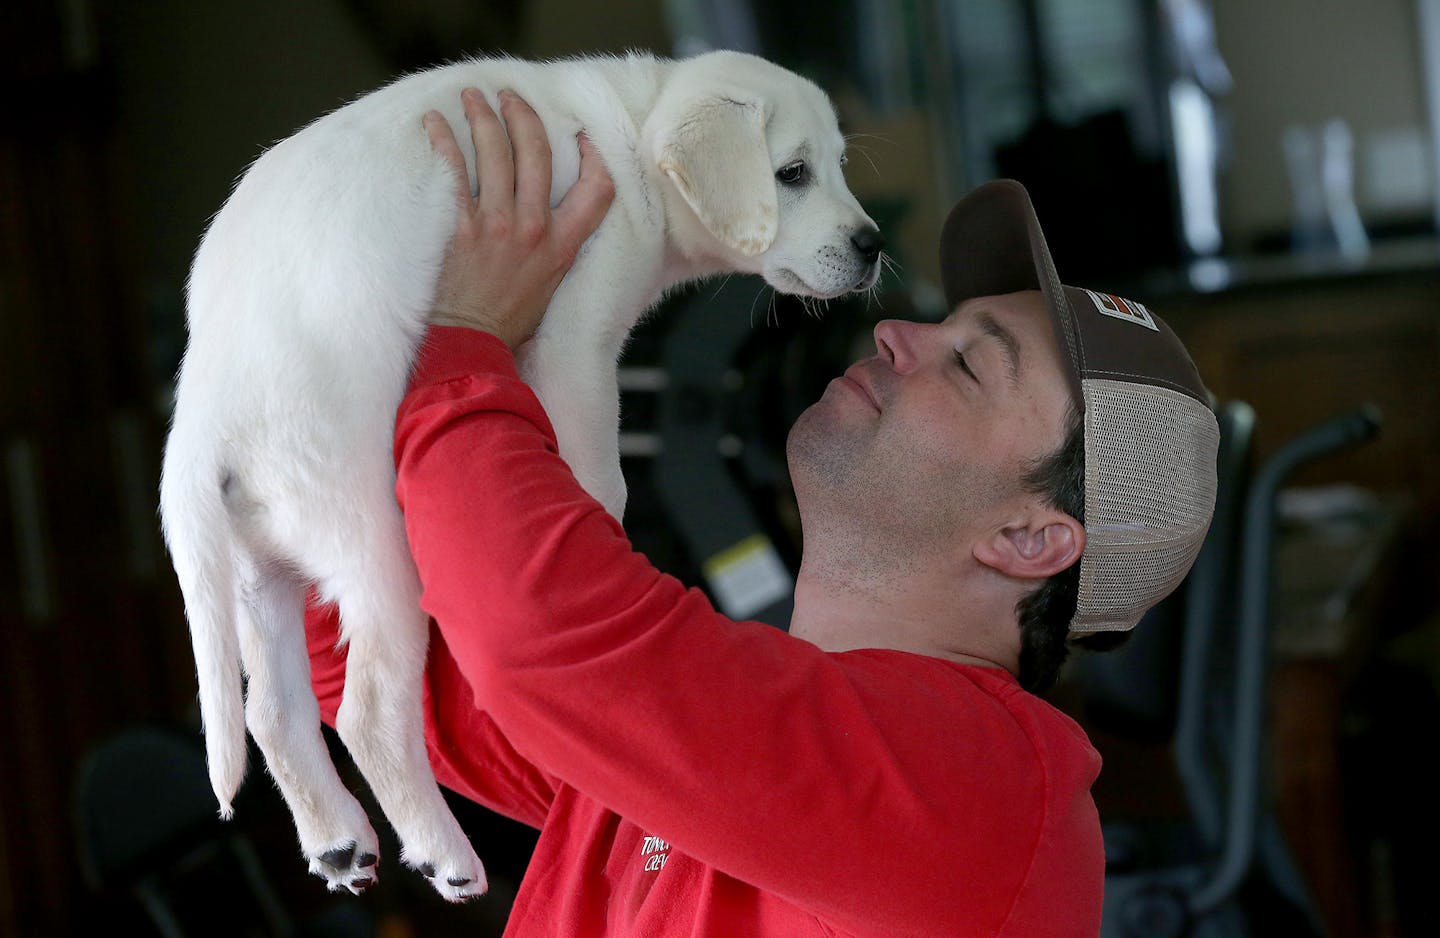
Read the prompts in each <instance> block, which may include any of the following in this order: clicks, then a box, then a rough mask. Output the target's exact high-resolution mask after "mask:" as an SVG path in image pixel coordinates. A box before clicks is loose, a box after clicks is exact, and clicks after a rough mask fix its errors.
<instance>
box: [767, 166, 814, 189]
mask: <svg viewBox="0 0 1440 938" xmlns="http://www.w3.org/2000/svg"><path fill="white" fill-rule="evenodd" d="M809 176H810V173H809V170H808V169H807V168H806V167H805V161H804V160H796V161H795V162H793V163H791V164H789V165H788V166H782V167H780V169H779V170H777V171H776V173H775V178H776V179H778V180H780V181H781V182H782V183H784V184H785V185H787V186H798V185H800V184H801V183H803V182H805V180H806V179H808V178H809Z"/></svg>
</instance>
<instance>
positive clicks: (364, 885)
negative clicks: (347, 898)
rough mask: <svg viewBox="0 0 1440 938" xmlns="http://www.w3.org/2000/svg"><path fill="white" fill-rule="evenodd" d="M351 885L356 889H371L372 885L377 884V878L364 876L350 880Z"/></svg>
mask: <svg viewBox="0 0 1440 938" xmlns="http://www.w3.org/2000/svg"><path fill="white" fill-rule="evenodd" d="M350 885H351V886H353V887H354V888H356V889H369V888H370V887H371V886H373V885H375V880H373V879H371V878H370V877H368V876H362V877H360V878H359V879H352V880H350Z"/></svg>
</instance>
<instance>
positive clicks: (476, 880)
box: [406, 856, 490, 902]
mask: <svg viewBox="0 0 1440 938" xmlns="http://www.w3.org/2000/svg"><path fill="white" fill-rule="evenodd" d="M469 859H470V861H471V862H468V863H464V862H462V863H458V864H455V863H452V864H442V865H438V866H437V864H434V863H431V862H429V861H422V862H420V863H411V862H410V861H409V860H406V864H407V865H408V866H410V868H411V869H414V870H415V871H417V872H418V873H419V874H420V875H421V876H424V877H425V878H426V879H428V880H429V881H430V885H431V886H434V887H435V891H436V892H438V893H440V895H441V896H442V897H444V898H445V899H447V900H449V901H450V902H464V901H465V900H466V899H474V898H476V897H477V896H482V895H484V894H485V891H486V890H487V889H489V888H490V884H489V882H488V881H487V880H486V879H485V867H484V866H482V865H481V863H480V861H479V860H478V859H475V858H474V857H473V856H472V857H470V858H469Z"/></svg>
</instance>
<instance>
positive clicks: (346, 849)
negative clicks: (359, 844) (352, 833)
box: [320, 844, 355, 868]
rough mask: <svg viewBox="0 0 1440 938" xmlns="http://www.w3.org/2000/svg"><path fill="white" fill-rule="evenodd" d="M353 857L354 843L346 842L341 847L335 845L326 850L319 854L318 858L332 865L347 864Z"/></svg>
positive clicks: (340, 865)
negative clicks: (332, 848)
mask: <svg viewBox="0 0 1440 938" xmlns="http://www.w3.org/2000/svg"><path fill="white" fill-rule="evenodd" d="M354 858H355V845H354V844H346V845H345V846H343V847H336V848H335V849H334V850H327V851H325V852H324V853H322V854H320V860H321V861H322V862H324V863H328V864H330V865H331V866H333V867H337V868H338V867H342V866H349V865H350V861H351V860H353V859H354Z"/></svg>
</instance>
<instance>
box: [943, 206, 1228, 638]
mask: <svg viewBox="0 0 1440 938" xmlns="http://www.w3.org/2000/svg"><path fill="white" fill-rule="evenodd" d="M940 269H941V279H942V281H943V284H944V288H945V300H946V303H947V304H948V305H949V308H950V309H951V310H953V309H955V307H956V306H958V305H960V303H961V302H963V301H965V300H967V299H970V298H971V297H977V296H994V295H999V294H1005V293H1014V292H1016V291H1019V290H1039V291H1040V292H1041V293H1042V294H1044V297H1045V303H1046V306H1047V307H1048V308H1049V311H1050V320H1051V324H1052V325H1053V327H1054V329H1055V337H1056V340H1057V341H1058V342H1059V344H1060V348H1061V350H1062V352H1063V353H1064V354H1063V355H1062V357H1063V358H1064V359H1065V360H1066V361H1067V362H1068V363H1069V366H1070V367H1069V378H1070V384H1071V389H1072V391H1073V392H1074V398H1075V403H1076V406H1077V407H1078V408H1080V410H1081V412H1082V416H1083V418H1084V422H1085V519H1084V520H1085V535H1086V547H1085V552H1084V554H1083V555H1082V556H1081V559H1080V593H1079V602H1078V603H1077V605H1076V608H1075V618H1074V619H1073V620H1072V621H1071V623H1070V631H1071V633H1072V634H1077V633H1086V632H1115V631H1124V630H1127V629H1131V628H1134V627H1135V624H1136V623H1137V622H1139V621H1140V617H1141V616H1142V615H1144V614H1145V611H1146V610H1147V609H1149V608H1150V607H1151V606H1154V605H1155V604H1156V603H1158V602H1159V601H1160V600H1162V599H1164V598H1165V597H1166V596H1168V595H1169V594H1170V593H1171V591H1173V590H1174V589H1175V587H1176V586H1178V585H1179V584H1180V581H1181V580H1183V579H1184V578H1185V574H1186V573H1188V572H1189V570H1190V566H1191V564H1193V563H1194V561H1195V556H1196V555H1197V554H1198V553H1199V552H1200V544H1201V542H1202V541H1204V539H1205V532H1206V531H1208V530H1209V527H1210V518H1211V516H1212V514H1213V512H1214V509H1215V471H1216V470H1215V459H1216V452H1217V449H1218V447H1219V442H1220V429H1219V426H1218V424H1217V422H1216V420H1215V414H1214V412H1213V411H1212V410H1211V407H1210V403H1209V401H1210V395H1209V393H1208V392H1207V391H1206V390H1205V386H1204V385H1203V384H1202V383H1201V381H1200V375H1199V374H1198V373H1197V372H1196V370H1195V365H1194V363H1193V362H1192V361H1191V360H1190V355H1189V353H1187V352H1186V351H1185V346H1184V345H1182V344H1181V342H1180V340H1179V339H1178V338H1177V337H1176V336H1175V333H1173V332H1172V331H1171V330H1170V327H1169V326H1167V325H1165V323H1164V322H1162V321H1161V320H1160V318H1159V317H1158V316H1155V315H1154V314H1153V313H1151V312H1150V310H1149V309H1147V308H1146V307H1145V306H1144V305H1143V304H1141V303H1137V302H1135V301H1134V300H1129V299H1125V298H1123V297H1119V296H1115V295H1113V294H1109V293H1099V292H1096V291H1093V290H1083V289H1078V288H1076V287H1070V286H1065V285H1063V284H1062V283H1061V282H1060V278H1059V277H1058V276H1057V275H1056V273H1055V264H1054V262H1053V261H1052V260H1051V258H1050V251H1049V249H1048V248H1047V247H1046V245H1045V235H1044V233H1043V232H1042V231H1041V230H1040V222H1039V220H1038V219H1037V218H1036V216H1035V208H1034V206H1033V205H1032V204H1031V202H1030V195H1029V193H1028V192H1026V191H1025V187H1024V186H1022V185H1021V184H1020V183H1018V182H1015V181H1014V180H1010V179H1001V180H996V181H994V182H988V183H986V184H984V185H982V186H980V187H979V188H977V189H975V190H974V191H973V192H971V193H970V194H969V195H967V196H966V197H965V198H963V199H961V200H960V202H959V203H958V204H956V206H955V207H954V208H953V209H952V210H951V211H950V215H949V217H948V218H947V219H946V220H945V227H944V229H943V231H942V232H941V235H940Z"/></svg>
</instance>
